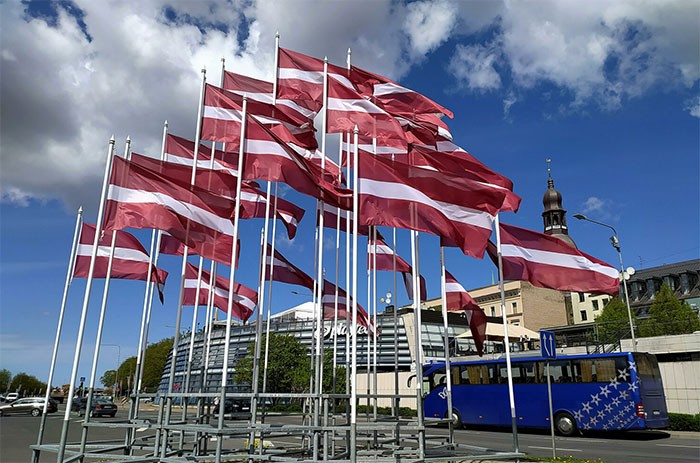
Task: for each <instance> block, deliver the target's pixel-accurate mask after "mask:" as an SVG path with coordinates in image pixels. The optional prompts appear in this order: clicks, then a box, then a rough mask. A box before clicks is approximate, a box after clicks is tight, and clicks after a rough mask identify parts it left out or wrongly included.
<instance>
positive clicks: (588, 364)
mask: <svg viewBox="0 0 700 463" xmlns="http://www.w3.org/2000/svg"><path fill="white" fill-rule="evenodd" d="M571 363H572V364H573V369H574V378H575V379H576V382H577V383H592V382H593V381H595V378H594V374H593V373H594V371H593V360H585V359H583V360H579V359H577V360H572V361H571Z"/></svg>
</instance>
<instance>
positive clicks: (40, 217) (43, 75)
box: [0, 0, 700, 384]
mask: <svg viewBox="0 0 700 463" xmlns="http://www.w3.org/2000/svg"><path fill="white" fill-rule="evenodd" d="M0 10H1V11H0V21H2V27H1V28H0V34H1V37H0V39H1V40H0V49H1V54H0V107H1V109H0V111H1V114H0V117H1V119H0V195H1V201H0V368H7V369H9V370H10V371H11V372H12V373H19V372H27V373H29V374H32V375H35V376H37V377H38V378H39V379H41V380H42V381H46V379H47V378H48V371H49V364H50V359H51V353H52V350H53V344H54V337H55V333H56V326H57V321H58V313H59V308H60V303H61V297H62V294H63V288H64V284H65V277H66V269H67V265H68V258H69V252H70V245H71V239H72V235H73V229H74V224H75V217H76V211H77V209H78V207H79V206H81V205H82V206H83V208H84V210H85V213H84V216H85V219H86V220H87V221H88V222H90V223H94V222H95V220H96V216H97V206H98V202H99V193H100V185H101V182H102V173H103V170H104V162H105V155H106V152H107V146H108V140H109V138H110V136H112V135H114V137H115V138H116V140H117V142H116V150H117V152H118V153H122V152H123V150H124V144H125V140H126V137H127V136H129V137H130V138H131V140H132V149H133V150H134V151H135V152H139V153H143V154H149V155H151V156H157V155H158V154H159V152H160V144H161V137H162V132H163V123H164V121H165V120H167V121H168V124H169V131H170V133H173V134H176V135H180V136H184V137H187V138H190V139H194V136H195V124H196V117H197V101H198V91H199V86H200V83H201V81H200V76H201V73H200V71H201V69H202V68H206V70H207V79H208V82H210V83H214V84H216V83H218V82H219V79H220V70H221V58H225V60H226V61H225V63H226V68H227V69H228V70H233V71H235V72H237V73H240V74H246V75H250V76H253V77H257V78H261V79H266V80H272V78H273V75H274V74H273V73H274V69H273V66H274V64H273V55H274V40H275V33H276V32H279V34H280V43H281V46H283V47H285V48H289V49H293V50H295V51H298V52H301V53H305V54H308V55H311V56H316V57H319V58H323V57H324V56H327V57H328V59H329V61H330V62H332V63H335V64H339V65H343V64H344V63H345V58H346V52H347V50H348V48H350V49H351V51H352V63H353V64H355V65H358V66H360V67H362V68H364V69H367V70H370V71H373V72H376V73H380V74H383V75H385V76H387V77H389V78H391V79H394V80H396V81H398V82H400V83H401V84H402V85H404V86H406V87H409V88H411V89H414V90H416V91H419V92H421V93H423V94H425V95H427V96H429V97H430V98H432V99H434V100H436V101H437V102H439V103H440V104H442V105H443V106H445V107H447V108H449V109H451V110H452V111H453V112H454V115H455V117H454V119H452V120H447V123H448V125H449V126H450V129H451V131H452V134H453V136H454V140H455V142H456V143H457V144H458V145H460V146H462V147H463V148H465V149H466V150H468V151H469V152H470V153H471V154H472V155H474V156H476V157H477V158H478V159H480V160H481V161H482V162H484V163H485V164H487V165H488V166H489V167H491V168H492V169H494V170H496V171H498V172H500V173H502V174H503V175H506V176H507V177H509V178H510V179H511V180H513V182H514V185H515V186H514V189H515V192H516V193H517V194H519V195H520V196H521V197H522V198H523V202H522V206H521V208H520V211H519V212H518V213H517V214H504V215H502V217H501V221H502V222H506V223H510V224H513V225H518V226H521V227H525V228H530V229H532V230H537V231H542V230H543V224H542V216H541V214H542V209H543V206H542V196H543V194H544V192H545V190H546V187H547V162H546V160H547V159H551V175H552V177H553V179H554V182H555V187H556V188H557V189H558V190H559V191H560V192H561V194H562V195H563V205H564V208H565V209H566V210H567V211H568V219H569V222H568V225H569V232H570V235H571V236H572V238H573V239H574V241H575V242H576V243H577V245H578V247H579V249H581V250H583V251H584V252H587V253H588V254H591V255H593V256H595V257H598V258H600V259H602V260H604V261H606V262H609V263H611V264H612V265H615V266H616V265H617V259H618V256H617V253H616V251H615V250H614V249H613V248H612V247H611V246H610V244H609V237H610V232H609V230H607V229H605V228H603V227H599V226H597V225H594V224H591V223H586V222H582V221H577V220H575V219H573V217H572V215H573V214H574V213H582V214H585V215H587V216H588V217H590V218H591V219H594V220H598V221H601V222H605V223H607V224H610V225H611V226H613V227H614V228H615V229H616V230H617V231H618V234H619V237H620V241H621V245H622V253H623V257H624V260H625V266H632V267H635V268H638V269H639V268H648V267H653V266H657V265H662V264H667V263H673V262H679V261H684V260H689V259H697V258H698V257H699V256H700V245H699V237H700V218H699V216H700V213H699V211H700V187H699V182H698V180H699V178H700V175H699V174H700V125H699V123H700V63H699V61H700V49H699V48H700V45H699V44H700V19H699V18H700V4H698V2H696V1H693V0H688V1H663V2H659V1H641V0H639V1H620V0H615V1H590V2H575V1H564V0H552V1H548V0H534V1H527V2H523V1H506V2H501V1H478V0H473V1H455V2H453V1H448V0H422V1H414V2H401V1H394V2H382V1H376V2H375V1H354V2H341V1H332V2H317V1H302V0H291V1H286V2H273V1H256V0H246V1H242V0H241V1H238V0H234V1H229V2H208V1H199V2H193V1H172V2H171V1H163V0H144V1H140V2H121V1H106V2H94V1H90V0H77V1H73V2H21V3H20V2H16V1H8V2H2V3H0ZM328 146H337V138H333V137H329V142H328ZM328 154H329V156H331V158H334V157H335V156H337V148H335V149H330V150H329V153H328ZM280 195H281V196H283V197H285V198H286V199H288V200H290V201H293V202H295V203H297V204H299V205H300V206H302V207H304V208H306V210H307V214H306V217H305V219H304V220H303V221H302V223H301V226H300V229H299V233H298V235H297V237H296V238H295V239H294V240H288V239H287V238H286V236H282V235H280V234H278V239H277V246H278V249H279V250H280V251H281V252H282V253H283V254H284V255H285V257H287V258H288V259H289V260H290V261H292V262H293V263H295V264H296V265H297V266H299V267H301V268H302V269H304V270H306V271H307V272H308V273H312V271H313V262H312V256H313V246H314V245H313V228H314V224H313V212H312V211H313V210H314V207H315V202H314V201H313V200H311V199H310V198H308V197H303V196H302V195H300V194H298V193H297V192H295V191H293V190H291V189H290V188H288V187H284V186H282V187H281V188H280ZM241 226H242V240H243V244H242V248H243V249H242V254H241V259H242V262H244V263H245V265H242V266H241V269H240V271H239V272H237V275H238V276H237V281H240V282H242V283H243V284H246V285H248V286H251V287H253V288H255V287H257V282H256V278H257V264H256V262H258V259H259V258H258V243H259V233H260V229H261V227H262V226H263V221H261V220H251V221H246V222H245V223H243V224H242V225H241ZM280 229H281V230H283V228H281V227H280ZM381 231H382V233H384V235H385V236H387V237H388V236H391V232H390V230H386V229H383V230H381ZM134 234H135V235H136V236H137V237H138V238H139V239H140V240H141V242H142V243H143V244H144V246H146V247H148V245H149V240H150V232H147V231H134ZM408 236H409V235H408V232H406V231H399V232H398V240H399V243H398V250H399V254H400V255H401V256H402V257H404V258H405V259H406V260H409V261H410V257H411V255H410V248H409V241H408ZM360 246H361V249H362V248H363V246H364V244H363V242H362V241H361V244H360ZM324 253H325V255H326V259H325V260H324V266H325V268H326V275H327V277H331V278H332V276H333V275H334V273H335V263H334V255H335V235H334V233H333V232H327V233H326V239H325V243H324ZM420 259H421V261H420V262H421V263H420V266H421V272H422V274H423V275H424V276H425V277H426V279H427V281H428V296H429V297H430V298H435V297H439V274H440V273H439V272H440V267H439V243H438V240H437V238H436V237H433V236H429V235H421V238H420ZM159 265H160V266H161V267H162V268H164V269H165V270H167V271H169V272H170V277H169V280H168V284H167V285H166V291H165V304H164V305H163V306H161V305H160V304H159V303H158V302H156V303H155V304H154V308H153V319H152V324H151V331H150V335H149V341H151V342H156V341H158V340H160V339H162V338H165V337H168V336H172V334H173V331H174V326H175V322H176V320H175V319H176V313H177V299H178V287H179V282H178V279H179V271H180V265H181V263H180V261H179V259H178V258H175V257H172V256H164V257H162V258H161V261H160V264H159ZM361 265H364V261H363V260H362V259H361ZM342 266H344V264H341V267H342ZM446 266H447V269H448V270H449V271H450V272H451V273H452V274H453V275H455V277H456V278H457V279H459V280H460V282H461V283H462V284H463V285H464V286H465V287H466V288H467V289H469V288H477V287H481V286H486V285H489V284H491V283H492V281H493V280H494V278H495V277H496V268H495V267H494V265H493V264H492V263H491V261H490V260H488V258H487V259H485V260H478V259H474V258H470V257H466V256H464V255H462V254H461V252H460V251H458V250H456V249H448V250H447V251H446ZM361 269H362V270H361V271H360V275H361V278H360V280H361V288H360V297H359V301H360V303H361V304H362V305H364V306H365V307H367V291H366V288H365V287H366V283H365V281H366V277H365V273H364V267H361ZM224 274H225V272H224ZM340 278H341V286H343V287H345V284H344V281H345V276H344V272H341V276H340ZM378 278H379V279H378V292H379V294H380V295H383V294H384V293H385V292H389V291H391V292H392V293H393V292H394V289H393V283H392V278H391V274H389V273H386V272H382V273H381V274H380V275H379V277H378ZM84 289H85V281H84V280H78V279H76V280H74V281H73V282H72V284H71V286H70V290H69V293H68V301H67V308H66V316H65V321H64V329H63V331H62V335H61V342H60V349H59V358H58V363H57V368H56V376H55V381H54V384H63V383H67V382H68V381H69V379H70V372H71V365H72V362H73V355H74V351H75V344H76V338H77V332H78V324H79V319H80V310H81V307H82V301H83V297H84ZM102 290H103V282H102V281H97V282H96V283H95V284H94V285H93V292H92V297H91V299H90V301H91V302H90V306H89V312H88V315H87V324H86V330H85V336H84V346H83V350H82V352H81V360H80V367H79V369H78V372H77V375H78V376H85V377H89V376H90V370H91V363H92V356H93V352H94V347H95V339H96V330H97V317H98V312H99V308H100V301H101V299H102ZM296 290H297V288H294V287H291V286H288V285H284V284H279V283H275V286H274V290H273V304H272V307H273V308H272V311H273V313H274V312H279V311H282V310H286V309H288V308H290V307H292V306H294V305H296V304H300V303H303V302H305V301H307V300H309V297H308V296H305V295H303V294H301V295H299V294H294V293H293V292H292V291H296ZM143 291H144V285H143V283H141V282H135V281H113V282H112V285H111V288H110V293H109V299H108V306H107V313H106V321H105V331H104V334H103V339H102V347H101V349H100V358H99V363H98V368H97V378H98V379H99V377H100V376H101V374H102V373H103V372H104V371H105V370H107V369H110V368H115V367H116V366H117V365H118V362H119V361H123V360H124V359H125V358H127V357H129V356H133V355H135V353H136V345H137V343H138V335H139V324H140V318H141V307H142V303H143V297H144V296H143V294H144V293H143ZM300 292H303V291H300ZM392 302H395V303H398V304H400V305H402V304H405V303H407V302H408V300H407V296H406V294H405V290H404V289H403V288H402V287H399V288H398V290H397V291H396V292H395V293H394V295H393V301H392ZM379 307H380V310H381V309H382V307H383V304H382V303H379ZM192 313H193V311H192V308H185V309H184V311H183V322H182V323H183V327H187V326H190V325H191V323H192ZM203 322H204V318H203V316H201V315H200V316H199V317H198V319H197V323H198V324H199V325H200V326H201V324H202V323H203Z"/></svg>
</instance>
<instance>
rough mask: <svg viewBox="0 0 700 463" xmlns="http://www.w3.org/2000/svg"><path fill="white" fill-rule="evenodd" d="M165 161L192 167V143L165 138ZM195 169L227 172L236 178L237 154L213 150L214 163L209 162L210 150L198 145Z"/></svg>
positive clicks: (180, 139) (178, 138)
mask: <svg viewBox="0 0 700 463" xmlns="http://www.w3.org/2000/svg"><path fill="white" fill-rule="evenodd" d="M165 161H167V162H170V163H174V164H183V165H185V166H189V167H192V164H193V162H194V142H193V141H192V140H188V139H186V138H182V137H178V136H176V135H172V134H167V135H166V137H165ZM197 168H198V169H200V168H201V169H213V170H222V171H225V172H228V173H229V174H231V175H232V176H234V177H238V153H237V152H236V153H233V152H230V151H222V150H215V152H214V161H213V162H212V160H211V148H209V147H208V146H205V145H203V144H201V143H200V144H199V151H197Z"/></svg>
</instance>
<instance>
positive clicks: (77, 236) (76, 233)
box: [32, 206, 83, 463]
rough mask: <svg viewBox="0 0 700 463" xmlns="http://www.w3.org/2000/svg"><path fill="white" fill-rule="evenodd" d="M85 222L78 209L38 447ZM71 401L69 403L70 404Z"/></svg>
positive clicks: (35, 458)
mask: <svg viewBox="0 0 700 463" xmlns="http://www.w3.org/2000/svg"><path fill="white" fill-rule="evenodd" d="M82 221H83V206H80V207H79V208H78V214H77V216H76V217H75V230H74V231H73V242H72V244H71V247H70V257H69V258H68V270H67V271H66V282H65V284H64V286H63V297H62V298H61V310H60V311H59V313H58V324H57V326H56V338H55V339H54V343H53V353H52V354H51V366H50V367H49V379H48V380H46V396H45V397H44V409H43V410H42V413H41V423H40V424H39V434H38V436H37V439H36V445H37V446H39V445H41V443H42V441H43V439H44V427H45V426H46V415H47V413H46V411H47V408H48V405H49V398H50V397H51V384H52V383H53V374H54V371H55V369H56V358H57V357H58V346H59V343H60V341H61V331H62V330H63V316H64V315H65V313H66V301H67V300H68V289H69V288H70V285H71V282H72V281H73V268H74V266H75V255H76V253H77V250H78V240H79V239H80V225H81V224H82ZM70 400H71V399H69V402H68V403H70ZM40 454H41V450H39V449H38V448H35V449H34V450H33V451H32V463H39V455H40Z"/></svg>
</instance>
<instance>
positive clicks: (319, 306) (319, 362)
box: [313, 57, 328, 460]
mask: <svg viewBox="0 0 700 463" xmlns="http://www.w3.org/2000/svg"><path fill="white" fill-rule="evenodd" d="M327 130H328V57H324V58H323V120H322V128H321V175H323V172H324V170H325V168H326V132H327ZM318 211H319V214H318V216H317V220H318V222H317V225H318V267H317V268H316V272H317V273H316V279H317V281H318V285H317V286H316V294H314V304H315V309H316V312H315V314H316V326H317V333H318V336H317V339H316V388H315V391H314V392H315V398H314V439H313V442H314V448H313V459H314V460H318V450H319V437H320V436H319V429H318V428H319V427H320V425H321V421H320V420H321V417H320V411H321V395H322V394H323V335H322V333H323V301H322V298H323V283H324V281H323V235H324V230H323V227H324V224H323V201H320V202H319V207H318ZM324 434H325V433H324Z"/></svg>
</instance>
